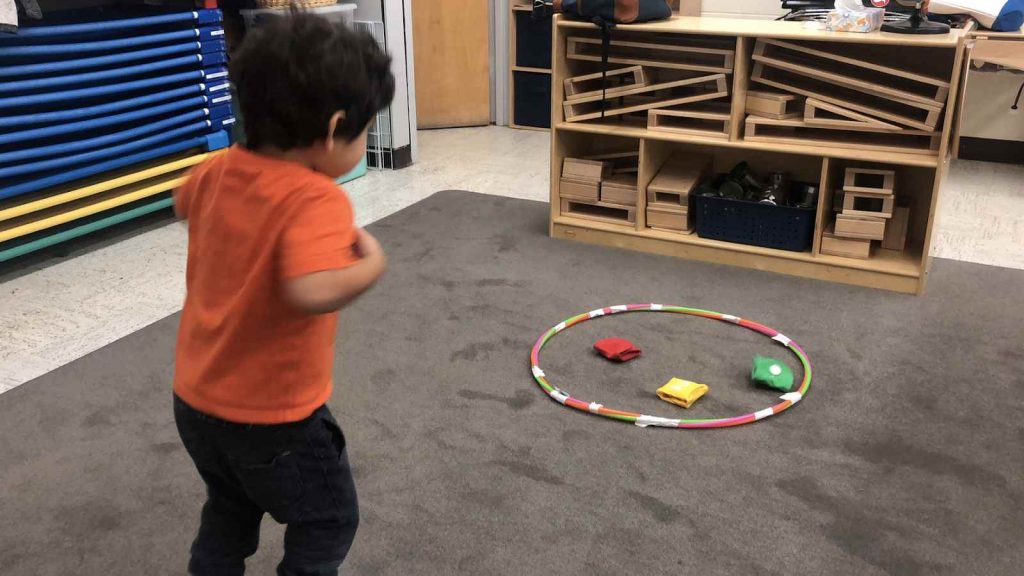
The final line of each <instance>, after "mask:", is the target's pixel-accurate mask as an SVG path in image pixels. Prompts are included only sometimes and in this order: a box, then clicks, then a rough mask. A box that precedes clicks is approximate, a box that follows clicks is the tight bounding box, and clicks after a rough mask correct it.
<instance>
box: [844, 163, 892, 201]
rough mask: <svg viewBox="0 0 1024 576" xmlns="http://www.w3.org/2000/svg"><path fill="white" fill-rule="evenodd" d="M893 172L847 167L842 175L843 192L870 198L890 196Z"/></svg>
mask: <svg viewBox="0 0 1024 576" xmlns="http://www.w3.org/2000/svg"><path fill="white" fill-rule="evenodd" d="M895 184H896V171H895V170H878V169H875V168H855V167H852V166H851V167H849V168H847V169H846V173H845V174H844V175H843V191H844V192H855V193H858V194H864V195H872V196H892V193H893V188H894V187H895Z"/></svg>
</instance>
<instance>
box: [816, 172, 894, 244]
mask: <svg viewBox="0 0 1024 576" xmlns="http://www.w3.org/2000/svg"><path fill="white" fill-rule="evenodd" d="M895 182H896V172H895V171H894V170H878V169H872V168H847V169H846V173H845V174H844V178H843V189H842V195H841V196H842V200H841V204H840V203H838V202H837V203H836V206H835V207H834V208H835V209H836V210H837V214H836V219H835V222H834V223H832V224H831V225H829V227H828V228H827V229H826V230H825V231H824V233H823V234H822V238H821V253H822V254H829V255H832V256H845V257H847V258H861V259H867V258H870V257H871V248H872V243H873V242H874V241H880V242H881V245H882V248H884V249H887V250H899V251H902V250H903V249H904V248H905V247H906V242H907V226H908V224H909V220H910V208H909V207H906V206H897V202H896V196H895V192H894V191H895Z"/></svg>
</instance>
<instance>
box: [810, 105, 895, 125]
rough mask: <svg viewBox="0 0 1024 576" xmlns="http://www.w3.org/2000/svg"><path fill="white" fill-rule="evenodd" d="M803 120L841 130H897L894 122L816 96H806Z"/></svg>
mask: <svg viewBox="0 0 1024 576" xmlns="http://www.w3.org/2000/svg"><path fill="white" fill-rule="evenodd" d="M804 122H805V123H807V124H809V125H811V126H822V127H825V128H838V129H843V130H871V131H876V130H878V131H899V130H903V128H900V127H899V126H897V125H895V124H890V123H888V122H883V121H881V120H879V119H878V118H872V117H871V116H868V115H867V114H861V113H860V112H854V111H853V110H847V109H846V108H843V107H841V106H836V105H835V104H829V103H828V102H823V101H821V100H818V99H817V98H808V99H807V102H806V103H805V104H804Z"/></svg>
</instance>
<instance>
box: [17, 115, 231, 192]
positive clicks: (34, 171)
mask: <svg viewBox="0 0 1024 576" xmlns="http://www.w3.org/2000/svg"><path fill="white" fill-rule="evenodd" d="M211 127H212V123H211V122H210V121H209V120H205V119H204V120H200V121H197V122H192V123H189V124H186V125H185V126H179V127H177V128H172V129H169V130H165V131H164V132H160V133H159V134H154V135H152V136H147V137H145V138H139V139H137V140H132V141H129V142H125V143H123V144H117V145H114V146H107V147H104V148H100V149H98V150H90V151H88V152H81V153H78V154H70V155H67V156H61V157H60V158H51V159H48V160H39V161H36V162H26V163H22V164H17V165H15V166H4V167H0V180H6V179H8V178H14V177H16V176H33V175H40V174H41V173H44V172H49V171H53V170H61V169H63V168H66V167H68V166H74V165H76V164H84V163H86V162H94V161H98V160H105V159H108V158H111V157H114V156H119V155H121V154H129V153H132V152H135V151H138V150H142V149H145V148H148V147H150V146H157V145H160V144H163V143H165V142H168V141H170V140H174V139H176V138H185V137H189V136H193V135H197V134H201V133H204V132H210V131H211Z"/></svg>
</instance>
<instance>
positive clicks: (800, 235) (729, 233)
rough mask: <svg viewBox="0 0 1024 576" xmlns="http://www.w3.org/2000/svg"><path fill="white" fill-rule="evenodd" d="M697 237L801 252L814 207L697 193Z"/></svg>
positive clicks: (808, 244) (807, 240) (809, 239)
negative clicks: (798, 206) (764, 202)
mask: <svg viewBox="0 0 1024 576" xmlns="http://www.w3.org/2000/svg"><path fill="white" fill-rule="evenodd" d="M696 202H697V216H696V220H697V236H700V237H701V238H709V239H711V240H724V241H726V242H736V243H739V244H750V245H752V246H763V247H765V248H776V249H778V250H791V251H793V252H805V251H806V250H808V249H809V248H810V247H811V242H812V237H813V236H814V217H815V212H816V210H815V209H814V208H796V207H792V206H776V205H773V204H761V203H758V202H750V201H747V200H734V199H732V198H720V197H718V196H710V195H700V194H698V195H697V200H696Z"/></svg>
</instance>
